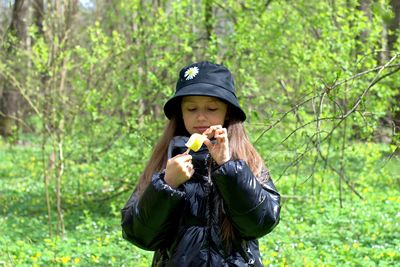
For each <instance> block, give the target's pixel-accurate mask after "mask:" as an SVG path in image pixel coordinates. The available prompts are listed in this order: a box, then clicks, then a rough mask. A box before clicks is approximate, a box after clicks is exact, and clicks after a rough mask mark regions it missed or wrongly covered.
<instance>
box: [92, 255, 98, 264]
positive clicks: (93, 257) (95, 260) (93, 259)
mask: <svg viewBox="0 0 400 267" xmlns="http://www.w3.org/2000/svg"><path fill="white" fill-rule="evenodd" d="M99 258H100V257H99V256H96V255H92V261H93V262H96V263H98V262H99Z"/></svg>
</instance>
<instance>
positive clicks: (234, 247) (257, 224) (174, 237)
mask: <svg viewBox="0 0 400 267" xmlns="http://www.w3.org/2000/svg"><path fill="white" fill-rule="evenodd" d="M186 141H187V138H186V137H175V138H174V139H173V140H172V142H171V145H170V149H169V154H170V155H169V156H174V155H176V154H178V153H183V152H184V151H185V150H186V148H185V147H184V143H185V142H186ZM192 156H193V159H192V163H193V165H194V168H195V173H194V175H193V176H192V177H191V179H190V180H189V181H187V182H185V183H184V184H182V185H181V186H180V187H178V188H177V189H173V188H171V187H170V186H169V185H167V184H166V183H165V182H164V180H163V177H164V173H163V172H161V173H155V174H154V175H153V177H152V181H151V183H150V184H149V186H148V187H147V189H146V190H145V191H144V192H143V194H142V195H141V196H140V197H138V195H137V191H136V190H135V192H133V194H132V196H131V198H130V199H129V200H128V202H127V203H126V205H125V207H124V208H123V209H122V229H123V237H124V238H125V239H127V240H128V241H130V242H131V243H133V244H135V245H136V246H138V247H140V248H143V249H146V250H154V251H155V253H154V258H153V263H152V266H173V267H175V266H179V267H182V266H262V263H261V258H260V252H259V248H258V241H257V238H259V237H262V236H263V235H265V234H267V233H269V232H270V231H271V230H272V229H273V228H274V227H275V226H276V225H277V224H278V222H279V213H280V195H279V193H278V192H277V191H276V189H275V187H274V185H273V183H272V181H271V180H269V181H268V182H266V183H264V184H260V183H259V182H258V180H257V179H256V178H255V176H254V175H253V174H252V172H251V170H250V168H249V167H248V166H247V164H246V163H245V162H244V161H243V160H230V161H228V162H226V163H224V164H223V165H221V166H213V165H212V160H211V159H210V156H209V154H208V151H207V148H206V147H205V146H203V147H202V148H201V149H200V150H199V151H198V152H196V153H193V154H192ZM263 175H268V173H267V172H264V173H263ZM224 216H228V217H229V219H230V221H231V223H232V224H233V226H234V229H235V231H234V232H235V235H234V238H233V241H232V242H231V245H230V246H229V247H228V246H226V245H224V243H223V241H222V238H221V224H222V220H223V217H224Z"/></svg>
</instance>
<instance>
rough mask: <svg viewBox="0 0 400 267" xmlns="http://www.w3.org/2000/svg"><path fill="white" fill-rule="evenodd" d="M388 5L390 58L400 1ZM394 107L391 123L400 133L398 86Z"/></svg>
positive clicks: (393, 0)
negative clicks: (391, 12)
mask: <svg viewBox="0 0 400 267" xmlns="http://www.w3.org/2000/svg"><path fill="white" fill-rule="evenodd" d="M390 5H391V7H392V10H393V13H394V18H393V19H392V20H391V22H390V23H389V25H388V29H389V33H388V35H387V40H388V49H389V51H390V54H391V56H394V54H395V52H396V51H395V43H396V40H397V38H399V36H397V32H398V30H399V28H400V1H399V0H391V1H390ZM394 105H395V106H397V108H398V110H395V112H394V115H393V121H394V124H395V127H396V132H399V131H400V110H399V108H400V107H399V106H400V86H399V87H398V88H397V95H396V96H395V99H394Z"/></svg>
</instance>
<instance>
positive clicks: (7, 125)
mask: <svg viewBox="0 0 400 267" xmlns="http://www.w3.org/2000/svg"><path fill="white" fill-rule="evenodd" d="M27 11H28V3H27V1H24V0H16V1H15V3H14V6H13V10H12V18H11V23H10V26H9V28H8V32H7V34H8V35H9V37H8V39H7V40H6V50H7V57H6V60H8V58H12V57H13V56H14V55H15V52H16V50H17V49H18V48H19V47H25V46H26V40H27V38H26V37H27V26H26V19H27ZM12 37H15V38H16V40H17V41H13V38H12ZM20 102H21V96H20V94H19V93H18V91H17V90H16V89H15V88H14V87H13V85H12V84H11V83H10V82H8V81H7V80H4V79H2V80H0V134H1V135H2V136H4V137H7V136H10V135H11V134H12V133H13V128H14V127H18V120H19V118H18V109H19V105H20Z"/></svg>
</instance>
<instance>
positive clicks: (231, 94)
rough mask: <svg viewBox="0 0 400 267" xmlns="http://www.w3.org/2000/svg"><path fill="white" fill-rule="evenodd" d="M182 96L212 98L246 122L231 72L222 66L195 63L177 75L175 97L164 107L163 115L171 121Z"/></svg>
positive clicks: (203, 62) (205, 62)
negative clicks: (222, 102) (223, 102)
mask: <svg viewBox="0 0 400 267" xmlns="http://www.w3.org/2000/svg"><path fill="white" fill-rule="evenodd" d="M183 96H213V97H217V98H219V99H221V100H222V101H225V102H227V103H229V104H231V106H232V108H233V109H234V110H233V113H234V115H235V117H237V119H239V120H241V121H245V120H246V114H245V113H244V111H243V110H242V109H241V107H240V105H239V102H238V100H237V97H236V95H235V84H234V81H233V77H232V74H231V72H230V71H229V70H228V69H227V68H226V67H225V66H223V65H219V64H213V63H210V62H208V61H202V62H197V63H194V64H191V65H189V66H186V67H184V68H183V69H182V70H181V71H180V73H179V79H178V82H177V84H176V91H175V95H174V96H173V97H172V98H170V99H169V100H168V101H167V103H165V105H164V113H165V116H167V118H168V119H171V117H172V116H173V114H174V113H176V109H177V108H180V102H179V101H180V99H181V98H182V97H183Z"/></svg>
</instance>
